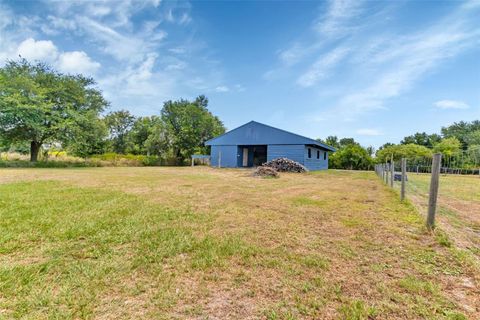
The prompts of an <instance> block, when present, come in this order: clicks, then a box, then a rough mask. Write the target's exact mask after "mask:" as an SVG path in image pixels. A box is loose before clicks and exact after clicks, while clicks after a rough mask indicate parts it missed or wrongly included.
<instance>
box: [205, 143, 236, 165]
mask: <svg viewBox="0 0 480 320" xmlns="http://www.w3.org/2000/svg"><path fill="white" fill-rule="evenodd" d="M210 157H211V160H210V161H211V165H212V166H213V167H218V160H219V157H220V158H221V160H220V166H221V167H224V168H235V167H237V164H238V158H239V155H238V147H237V146H212V151H211V153H210Z"/></svg>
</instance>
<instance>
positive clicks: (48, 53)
mask: <svg viewBox="0 0 480 320" xmlns="http://www.w3.org/2000/svg"><path fill="white" fill-rule="evenodd" d="M16 55H17V56H19V55H20V56H21V57H22V58H25V59H27V60H30V61H36V60H38V61H45V62H49V63H52V62H53V61H55V60H56V58H57V55H58V50H57V47H56V46H55V45H54V44H53V42H52V41H50V40H39V41H35V40H34V39H32V38H28V39H26V40H24V41H23V42H22V43H20V45H19V46H18V48H17V54H16Z"/></svg>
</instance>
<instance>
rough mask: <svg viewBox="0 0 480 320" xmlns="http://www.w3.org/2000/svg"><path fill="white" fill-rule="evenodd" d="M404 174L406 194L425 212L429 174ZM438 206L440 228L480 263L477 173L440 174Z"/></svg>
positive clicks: (478, 186)
mask: <svg viewBox="0 0 480 320" xmlns="http://www.w3.org/2000/svg"><path fill="white" fill-rule="evenodd" d="M408 177H409V181H408V183H407V196H408V197H409V198H410V199H411V200H412V201H413V203H414V204H415V205H416V206H417V207H418V208H419V211H420V212H421V213H426V211H427V205H428V188H429V186H430V174H414V173H411V174H409V175H408ZM398 185H399V183H398ZM397 187H399V186H397ZM438 207H439V209H438V222H439V225H440V227H441V228H442V229H444V230H445V231H447V233H448V234H449V235H450V237H451V238H452V239H454V240H455V244H456V245H457V246H459V247H461V248H463V249H466V250H468V251H470V252H471V253H473V255H474V256H475V257H476V258H477V259H478V261H479V262H480V178H479V177H478V175H475V176H472V175H445V174H442V175H441V176H440V184H439V195H438Z"/></svg>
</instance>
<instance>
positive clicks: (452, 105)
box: [433, 100, 470, 110]
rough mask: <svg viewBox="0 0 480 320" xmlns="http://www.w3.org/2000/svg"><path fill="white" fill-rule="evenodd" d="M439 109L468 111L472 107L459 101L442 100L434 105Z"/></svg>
mask: <svg viewBox="0 0 480 320" xmlns="http://www.w3.org/2000/svg"><path fill="white" fill-rule="evenodd" d="M433 105H434V106H435V107H437V108H438V109H443V110H446V109H456V110H458V109H468V108H470V106H469V105H468V104H466V103H465V102H463V101H457V100H440V101H437V102H435V103H434V104H433Z"/></svg>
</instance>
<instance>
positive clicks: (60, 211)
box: [0, 168, 476, 319]
mask: <svg viewBox="0 0 480 320" xmlns="http://www.w3.org/2000/svg"><path fill="white" fill-rule="evenodd" d="M323 185H328V186H329V188H324V187H323ZM259 190H261V192H259ZM352 190H355V192H352ZM415 217H418V215H417V213H416V212H415V211H414V209H413V207H412V206H410V205H408V204H404V203H401V202H400V201H399V200H398V199H397V197H396V195H395V194H394V193H392V192H390V191H389V190H388V189H387V188H386V187H383V186H381V183H380V182H378V180H377V179H376V177H375V176H374V175H373V174H371V175H370V176H369V175H368V174H367V173H359V174H358V176H357V173H354V172H352V173H348V172H340V173H339V172H335V171H333V172H322V173H319V174H305V175H289V174H282V176H281V177H280V179H275V180H265V179H255V178H252V177H251V176H250V174H249V173H246V172H245V171H242V170H214V169H208V168H97V169H75V170H73V169H61V170H59V169H41V170H39V169H30V170H27V169H8V170H4V171H1V172H0V230H1V232H0V318H22V319H50V318H51V319H92V318H128V319H132V318H149V319H171V318H202V319H203V318H210V317H214V318H215V317H216V318H263V319H317V318H320V317H326V318H333V319H371V318H376V317H380V318H381V317H383V316H385V317H387V318H402V317H406V318H436V319H462V317H463V316H464V315H465V314H466V315H467V316H475V314H468V313H466V312H465V310H463V309H462V308H461V307H459V303H470V300H469V298H468V297H470V293H469V292H466V300H465V301H455V300H454V298H452V297H454V296H453V295H452V292H449V290H456V289H458V288H455V287H452V285H451V283H450V282H448V281H451V279H452V277H453V278H455V280H457V278H458V281H455V282H454V283H461V281H463V279H465V278H472V277H473V278H474V277H475V274H476V273H475V272H474V270H473V269H471V268H472V261H471V260H470V259H469V258H468V257H467V256H465V255H464V254H462V252H461V251H459V250H457V249H456V248H455V245H454V243H452V242H450V241H449V236H448V235H447V234H446V233H445V234H442V233H436V234H435V235H434V236H432V235H430V234H428V233H426V232H425V230H424V228H423V222H422V219H416V218H415ZM447 283H449V284H448V285H447ZM462 290H464V289H462ZM471 294H474V293H473V292H472V293H471Z"/></svg>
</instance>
